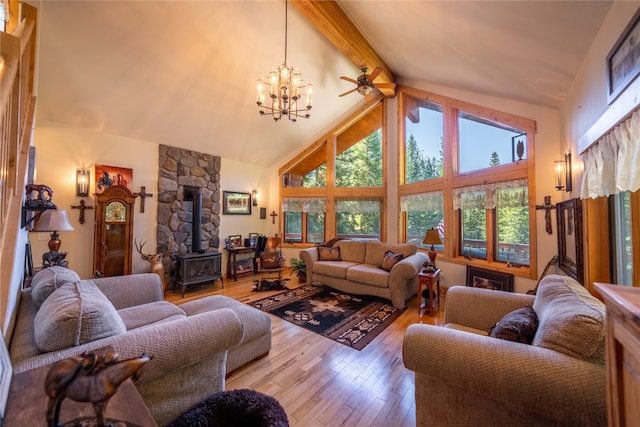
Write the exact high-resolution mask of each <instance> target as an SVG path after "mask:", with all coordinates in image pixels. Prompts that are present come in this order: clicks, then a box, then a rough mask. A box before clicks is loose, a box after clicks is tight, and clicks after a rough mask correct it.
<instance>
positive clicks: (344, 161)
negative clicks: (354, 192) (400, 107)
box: [336, 129, 382, 187]
mask: <svg viewBox="0 0 640 427" xmlns="http://www.w3.org/2000/svg"><path fill="white" fill-rule="evenodd" d="M381 186H382V129H378V130H376V131H375V132H373V133H372V134H371V135H369V136H367V137H366V138H364V139H363V140H361V141H360V142H357V143H356V144H353V145H352V146H351V147H349V148H347V149H346V150H344V151H343V152H342V153H340V154H338V155H337V156H336V187H381Z"/></svg>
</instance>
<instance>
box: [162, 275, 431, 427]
mask: <svg viewBox="0 0 640 427" xmlns="http://www.w3.org/2000/svg"><path fill="white" fill-rule="evenodd" d="M285 277H287V275H286V274H285ZM255 278H257V276H246V277H244V278H240V279H239V280H238V281H237V282H234V281H233V280H227V279H225V281H224V288H221V286H220V281H217V282H216V283H215V285H213V286H212V285H206V286H202V287H199V288H194V289H193V290H191V289H187V291H186V292H185V296H184V298H180V292H179V291H176V292H173V291H169V292H168V293H167V294H166V300H167V301H170V302H174V303H180V302H186V301H190V300H194V299H198V298H202V297H204V296H207V295H227V296H229V297H231V298H234V299H236V300H238V301H241V302H244V303H247V302H250V301H255V300H258V299H262V298H266V297H268V296H270V295H273V294H274V293H275V292H273V291H270V292H253V291H252V289H253V280H254V279H255ZM287 283H288V286H289V287H295V286H299V285H298V283H297V281H296V279H295V278H293V279H292V280H291V281H289V282H287ZM442 308H443V301H441V304H440V310H439V311H438V312H437V313H435V314H434V315H433V316H429V315H428V314H425V315H423V317H422V322H423V323H429V324H442V314H443V309H442ZM271 320H272V348H271V352H270V353H269V355H268V356H267V357H265V358H263V359H261V360H256V361H253V362H251V363H248V364H246V365H245V366H243V367H241V368H239V369H237V370H236V371H235V372H233V374H232V375H231V376H230V377H229V378H228V379H227V382H226V388H227V390H234V389H242V388H249V389H253V390H257V391H260V392H262V393H265V394H268V395H270V396H273V397H275V398H276V399H278V401H279V402H280V404H281V405H282V406H283V407H284V409H285V411H286V412H287V415H288V417H289V424H290V425H291V426H305V427H314V426H331V427H336V426H350V427H364V426H381V427H382V426H385V427H386V426H394V427H404V426H407V427H408V426H415V425H416V416H415V396H414V377H413V372H411V371H409V370H407V369H406V368H405V367H404V364H403V363H402V340H403V337H404V331H405V330H406V328H407V327H408V326H409V325H410V324H412V323H418V322H419V320H420V319H419V318H418V299H417V298H416V297H414V298H412V299H411V300H409V301H408V308H407V309H406V310H405V312H404V313H402V315H401V316H400V317H399V318H398V319H396V321H395V322H393V324H392V325H391V326H389V327H388V328H387V329H386V330H385V331H384V332H382V334H380V335H379V336H378V337H376V338H375V339H374V340H373V342H371V343H370V344H369V345H367V346H366V347H365V348H364V349H363V350H361V351H357V350H353V349H351V348H349V347H347V346H344V345H342V344H338V343H336V342H334V341H332V340H329V339H327V338H324V337H321V336H319V335H316V334H314V333H313V332H309V331H307V330H305V329H302V328H300V327H298V326H295V325H293V324H291V323H288V322H286V321H284V320H282V319H280V318H277V317H275V316H272V317H271Z"/></svg>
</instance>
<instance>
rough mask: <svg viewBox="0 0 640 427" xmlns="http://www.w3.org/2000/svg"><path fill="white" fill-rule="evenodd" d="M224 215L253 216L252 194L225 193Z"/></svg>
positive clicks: (223, 199) (223, 202)
mask: <svg viewBox="0 0 640 427" xmlns="http://www.w3.org/2000/svg"><path fill="white" fill-rule="evenodd" d="M222 213H223V214H225V215H251V194H250V193H240V192H237V191H223V192H222Z"/></svg>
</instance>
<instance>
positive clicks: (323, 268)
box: [313, 261, 358, 279]
mask: <svg viewBox="0 0 640 427" xmlns="http://www.w3.org/2000/svg"><path fill="white" fill-rule="evenodd" d="M354 265H358V264H357V263H355V262H347V261H318V262H314V263H313V272H314V273H315V274H323V275H325V276H331V277H337V278H339V279H345V278H346V277H347V270H348V269H349V268H350V267H353V266H354Z"/></svg>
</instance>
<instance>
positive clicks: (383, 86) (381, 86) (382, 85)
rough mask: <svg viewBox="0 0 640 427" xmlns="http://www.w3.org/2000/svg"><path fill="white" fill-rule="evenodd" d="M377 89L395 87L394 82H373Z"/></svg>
mask: <svg viewBox="0 0 640 427" xmlns="http://www.w3.org/2000/svg"><path fill="white" fill-rule="evenodd" d="M373 85H374V86H375V87H376V88H378V89H395V87H396V84H395V83H374V84H373Z"/></svg>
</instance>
